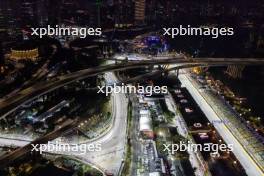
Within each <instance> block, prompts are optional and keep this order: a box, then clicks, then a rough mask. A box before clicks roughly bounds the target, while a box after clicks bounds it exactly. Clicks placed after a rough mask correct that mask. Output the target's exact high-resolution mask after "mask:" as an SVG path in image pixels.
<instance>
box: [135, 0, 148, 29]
mask: <svg viewBox="0 0 264 176" xmlns="http://www.w3.org/2000/svg"><path fill="white" fill-rule="evenodd" d="M145 9H146V0H135V23H136V24H144V23H145Z"/></svg>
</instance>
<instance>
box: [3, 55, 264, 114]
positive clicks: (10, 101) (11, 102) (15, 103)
mask: <svg viewBox="0 0 264 176" xmlns="http://www.w3.org/2000/svg"><path fill="white" fill-rule="evenodd" d="M163 64H177V65H179V66H183V67H185V68H188V67H195V66H197V65H204V66H225V65H264V59H261V58H259V59H258V58H256V59H253V58H252V59H244V58H233V59H231V58H200V59H199V60H195V61H190V60H187V59H184V58H171V59H159V60H143V61H133V62H125V63H118V64H109V65H104V66H98V67H95V68H89V69H84V70H80V71H77V72H74V73H70V74H67V75H64V76H60V77H57V78H55V79H52V80H50V81H43V82H40V83H37V84H35V85H33V86H31V87H28V88H26V89H24V90H22V91H20V92H17V93H16V94H14V95H13V96H11V97H9V98H7V99H4V100H2V101H0V109H1V111H0V118H4V117H6V116H7V115H9V114H10V113H12V112H14V111H15V110H16V109H17V108H19V107H20V106H21V105H23V104H24V103H28V102H30V101H32V100H33V99H35V98H37V97H38V96H41V95H43V94H46V93H48V92H51V91H53V90H55V89H58V88H60V87H63V86H65V85H67V84H70V83H72V82H75V81H78V80H82V79H85V78H87V77H91V76H96V75H98V74H102V73H105V72H109V71H122V70H128V69H133V68H140V67H145V66H151V65H163Z"/></svg>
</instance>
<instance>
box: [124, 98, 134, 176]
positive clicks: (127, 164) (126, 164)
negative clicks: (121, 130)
mask: <svg viewBox="0 0 264 176" xmlns="http://www.w3.org/2000/svg"><path fill="white" fill-rule="evenodd" d="M127 116H128V117H127V123H128V128H127V129H128V136H130V131H131V130H130V129H131V125H132V104H131V102H129V104H128V114H127ZM131 161H132V146H131V143H130V142H128V143H127V146H126V158H125V161H124V168H123V170H122V173H121V176H127V175H130V168H131Z"/></svg>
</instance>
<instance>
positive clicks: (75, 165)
mask: <svg viewBox="0 0 264 176" xmlns="http://www.w3.org/2000/svg"><path fill="white" fill-rule="evenodd" d="M55 163H56V164H57V165H58V166H60V167H66V168H71V169H72V170H74V174H73V175H76V176H86V175H92V176H103V174H102V173H101V172H100V171H98V170H96V169H95V168H93V167H91V166H89V165H87V164H84V163H82V162H80V161H78V160H75V159H73V158H67V157H60V158H58V159H57V160H55Z"/></svg>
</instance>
